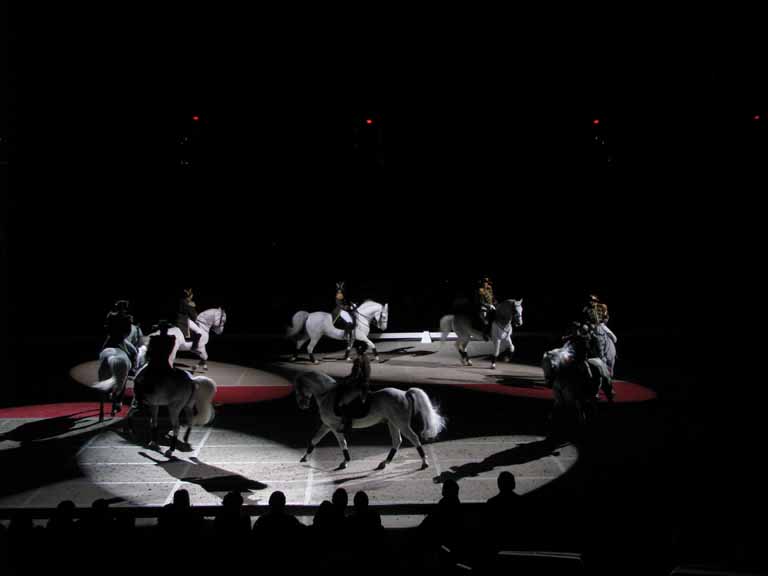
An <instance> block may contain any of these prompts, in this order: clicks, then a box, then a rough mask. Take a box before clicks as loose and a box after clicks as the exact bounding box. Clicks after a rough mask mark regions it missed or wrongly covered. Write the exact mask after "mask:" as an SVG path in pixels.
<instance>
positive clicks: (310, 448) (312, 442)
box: [299, 424, 331, 462]
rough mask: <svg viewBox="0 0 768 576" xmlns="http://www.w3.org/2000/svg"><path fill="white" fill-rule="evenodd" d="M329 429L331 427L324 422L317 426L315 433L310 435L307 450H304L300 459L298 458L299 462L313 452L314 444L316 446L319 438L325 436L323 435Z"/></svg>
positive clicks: (304, 460)
mask: <svg viewBox="0 0 768 576" xmlns="http://www.w3.org/2000/svg"><path fill="white" fill-rule="evenodd" d="M330 431H331V429H330V428H329V427H328V426H327V425H326V424H320V428H318V430H317V432H316V433H315V435H314V436H312V440H310V441H309V446H307V451H306V452H304V456H302V457H301V460H299V462H306V461H307V458H308V457H309V455H310V454H312V452H314V450H315V446H317V445H318V443H319V442H320V440H322V439H323V438H325V435H326V434H328V432H330Z"/></svg>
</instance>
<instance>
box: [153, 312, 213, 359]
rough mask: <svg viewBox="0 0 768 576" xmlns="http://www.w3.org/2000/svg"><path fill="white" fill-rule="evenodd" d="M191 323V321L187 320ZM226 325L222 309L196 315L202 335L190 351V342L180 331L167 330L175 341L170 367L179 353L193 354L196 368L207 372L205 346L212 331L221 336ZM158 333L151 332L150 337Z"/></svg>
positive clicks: (174, 327) (176, 329) (174, 328)
mask: <svg viewBox="0 0 768 576" xmlns="http://www.w3.org/2000/svg"><path fill="white" fill-rule="evenodd" d="M189 322H190V323H192V322H193V321H192V320H189ZM226 323H227V312H226V311H225V310H224V309H223V308H209V309H208V310H204V311H203V312H201V313H200V314H198V315H197V325H198V326H199V327H200V329H201V331H202V334H201V335H200V340H199V341H198V343H197V348H196V349H195V350H192V342H187V341H186V339H185V338H184V334H183V333H182V331H181V330H180V329H179V328H178V327H176V326H173V327H172V328H169V329H168V334H170V335H171V336H173V337H174V338H175V339H176V346H174V348H173V352H171V356H170V358H169V362H170V364H171V366H173V363H174V362H175V361H176V354H178V353H179V352H189V351H191V352H193V353H194V354H196V355H197V357H198V358H199V361H198V364H197V365H198V367H199V368H200V369H202V370H208V351H207V350H206V348H205V345H206V344H208V341H209V340H210V333H211V331H213V332H214V333H215V334H221V333H222V332H224V325H225V324H226ZM157 334H159V332H153V333H152V334H150V336H155V335H157Z"/></svg>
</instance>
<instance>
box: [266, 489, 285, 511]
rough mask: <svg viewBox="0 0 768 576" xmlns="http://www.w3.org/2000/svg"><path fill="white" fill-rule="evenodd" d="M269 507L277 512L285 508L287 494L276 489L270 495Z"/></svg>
mask: <svg viewBox="0 0 768 576" xmlns="http://www.w3.org/2000/svg"><path fill="white" fill-rule="evenodd" d="M269 507H270V508H271V509H272V510H274V511H275V512H281V511H282V510H283V509H284V508H285V494H283V493H282V492H281V491H280V490H275V491H274V492H272V494H270V496H269Z"/></svg>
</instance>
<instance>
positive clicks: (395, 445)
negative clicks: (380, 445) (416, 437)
mask: <svg viewBox="0 0 768 576" xmlns="http://www.w3.org/2000/svg"><path fill="white" fill-rule="evenodd" d="M387 426H389V436H390V437H391V438H392V448H390V449H389V454H387V459H386V460H384V461H383V462H382V463H381V464H379V465H378V467H377V468H376V470H384V468H386V466H387V464H389V463H390V462H392V459H393V458H394V457H395V454H397V451H398V450H399V449H400V445H401V444H402V443H403V437H402V436H401V435H400V429H399V428H398V427H397V426H395V425H394V424H393V423H392V422H387Z"/></svg>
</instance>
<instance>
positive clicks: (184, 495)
mask: <svg viewBox="0 0 768 576" xmlns="http://www.w3.org/2000/svg"><path fill="white" fill-rule="evenodd" d="M173 505H174V507H175V508H177V509H181V508H185V509H186V508H189V507H190V504H189V492H187V490H186V489H185V488H182V489H181V490H176V492H174V493H173Z"/></svg>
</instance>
